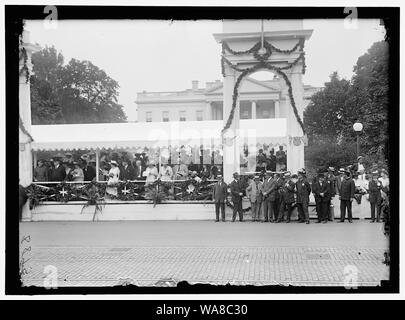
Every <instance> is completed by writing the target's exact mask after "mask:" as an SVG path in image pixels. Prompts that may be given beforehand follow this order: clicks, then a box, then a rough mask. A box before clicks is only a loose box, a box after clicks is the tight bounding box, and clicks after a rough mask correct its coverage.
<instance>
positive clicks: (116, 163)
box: [110, 160, 118, 166]
mask: <svg viewBox="0 0 405 320" xmlns="http://www.w3.org/2000/svg"><path fill="white" fill-rule="evenodd" d="M110 164H113V165H115V166H118V162H117V161H115V160H111V161H110Z"/></svg>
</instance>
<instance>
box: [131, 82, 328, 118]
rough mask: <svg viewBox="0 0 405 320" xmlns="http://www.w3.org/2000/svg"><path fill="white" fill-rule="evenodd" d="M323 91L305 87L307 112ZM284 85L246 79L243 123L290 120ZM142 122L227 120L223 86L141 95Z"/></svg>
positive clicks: (242, 96)
mask: <svg viewBox="0 0 405 320" xmlns="http://www.w3.org/2000/svg"><path fill="white" fill-rule="evenodd" d="M320 89H321V88H318V87H313V86H310V85H304V109H305V108H306V106H307V105H308V103H309V100H310V99H311V96H312V95H313V94H314V93H316V92H318V91H319V90H320ZM281 90H282V89H281V88H280V81H279V79H278V78H277V77H275V78H274V79H273V80H268V81H258V80H255V79H253V78H251V77H248V78H246V79H245V80H244V81H243V82H242V85H241V90H240V96H239V101H240V102H239V104H240V119H274V118H286V114H287V113H286V108H287V106H286V105H284V104H282V103H281V104H280V99H281ZM135 102H136V104H137V112H138V121H139V122H169V121H204V120H223V83H222V81H220V80H216V81H215V82H207V83H205V86H204V87H200V86H199V82H198V81H196V80H193V81H192V86H191V88H190V89H186V90H183V91H171V92H165V91H162V92H146V91H143V92H139V93H138V94H137V99H136V101H135Z"/></svg>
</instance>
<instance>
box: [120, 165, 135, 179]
mask: <svg viewBox="0 0 405 320" xmlns="http://www.w3.org/2000/svg"><path fill="white" fill-rule="evenodd" d="M120 180H135V169H134V167H133V166H130V165H128V166H127V168H126V169H125V168H124V166H122V167H120Z"/></svg>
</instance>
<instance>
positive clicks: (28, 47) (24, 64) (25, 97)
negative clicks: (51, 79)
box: [18, 31, 40, 221]
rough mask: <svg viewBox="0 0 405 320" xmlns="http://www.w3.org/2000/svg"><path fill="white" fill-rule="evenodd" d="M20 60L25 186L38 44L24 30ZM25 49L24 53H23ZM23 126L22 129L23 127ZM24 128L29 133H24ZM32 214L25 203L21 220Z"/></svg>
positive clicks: (28, 178) (21, 167)
mask: <svg viewBox="0 0 405 320" xmlns="http://www.w3.org/2000/svg"><path fill="white" fill-rule="evenodd" d="M19 49H20V50H19V51H20V61H19V70H20V71H21V72H20V77H19V93H18V97H19V115H20V120H21V123H20V130H19V148H20V149H19V156H18V158H19V159H18V160H19V161H18V162H19V182H20V184H21V185H22V186H23V187H27V186H28V185H30V184H31V183H32V181H33V179H32V173H33V172H32V171H33V166H32V152H31V142H32V141H31V138H30V137H29V135H31V92H30V81H29V80H30V79H29V76H30V74H31V72H32V63H31V55H32V53H33V52H35V51H37V50H39V49H40V48H39V47H38V46H34V45H32V44H30V43H29V33H28V32H27V31H24V32H23V34H22V43H21V44H20V48H19ZM24 51H25V53H26V55H24V54H23V52H24ZM23 128H24V129H23ZM23 130H25V131H26V132H28V134H29V135H27V134H26V133H24V131H23ZM31 218H32V215H31V210H30V209H29V203H28V201H27V203H26V204H25V206H24V208H23V211H22V220H23V221H31Z"/></svg>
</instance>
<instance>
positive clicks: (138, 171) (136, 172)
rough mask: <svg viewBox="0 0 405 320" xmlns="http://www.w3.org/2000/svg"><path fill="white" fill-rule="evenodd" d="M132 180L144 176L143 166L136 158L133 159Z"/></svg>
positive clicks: (140, 178) (142, 178)
mask: <svg viewBox="0 0 405 320" xmlns="http://www.w3.org/2000/svg"><path fill="white" fill-rule="evenodd" d="M134 169H135V170H134V177H135V179H134V180H145V179H146V177H144V176H143V172H144V171H145V168H144V167H143V166H142V161H141V160H139V159H138V160H136V161H135V167H134Z"/></svg>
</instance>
